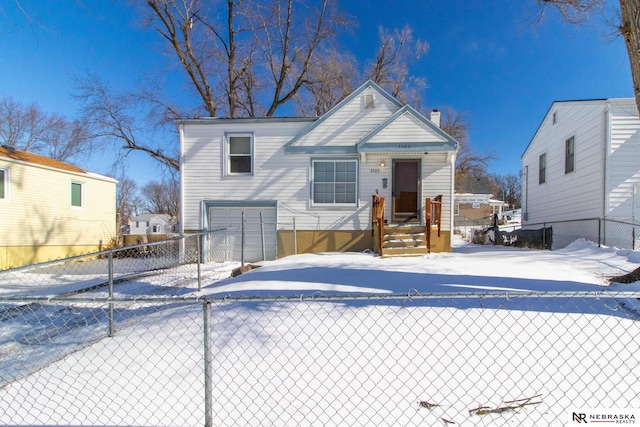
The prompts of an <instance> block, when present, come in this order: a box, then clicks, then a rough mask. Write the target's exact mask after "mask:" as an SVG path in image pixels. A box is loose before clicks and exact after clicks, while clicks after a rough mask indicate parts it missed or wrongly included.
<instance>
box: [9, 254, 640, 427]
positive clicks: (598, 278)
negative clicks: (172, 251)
mask: <svg viewBox="0 0 640 427" xmlns="http://www.w3.org/2000/svg"><path fill="white" fill-rule="evenodd" d="M638 262H640V256H639V254H638V253H635V252H631V251H619V250H615V249H609V248H597V247H596V246H595V245H593V244H592V243H590V242H581V241H580V242H576V243H574V244H573V245H571V246H570V247H568V248H566V249H564V250H562V251H555V252H548V251H533V250H523V249H512V248H503V247H480V246H472V245H462V244H461V245H459V246H457V247H456V248H455V249H454V252H453V253H451V254H431V255H429V256H426V257H419V258H410V259H397V258H390V259H381V258H378V257H376V256H375V255H372V254H316V255H299V256H295V257H289V258H285V259H282V260H278V261H273V262H269V263H265V265H264V266H263V267H261V268H259V269H256V270H253V271H251V272H249V273H245V274H243V275H241V276H239V277H236V278H233V279H223V280H219V281H216V282H212V283H211V284H210V285H208V286H206V287H205V288H204V289H203V291H202V292H200V293H197V292H193V293H192V294H182V295H180V296H179V297H176V298H175V300H173V301H168V303H167V304H165V305H164V306H160V307H156V308H155V309H154V310H147V311H145V312H144V315H141V316H139V317H138V318H137V319H138V320H137V321H136V322H134V323H127V324H126V325H125V326H122V327H120V328H119V329H118V331H117V333H116V335H115V336H114V337H113V338H104V339H101V340H99V341H98V342H95V343H92V344H89V345H86V346H84V347H82V348H80V349H79V350H77V351H75V352H73V353H72V354H69V355H67V356H65V357H63V358H61V359H60V360H57V361H53V362H52V363H50V364H48V365H47V366H46V367H44V368H42V369H40V370H39V371H37V372H35V373H33V374H31V375H28V376H26V377H24V378H22V379H19V380H17V381H13V382H11V383H10V384H7V385H5V386H4V387H3V388H2V389H0V423H2V424H23V425H24V424H34V425H52V424H73V425H96V424H99V425H176V426H178V425H203V424H204V419H205V416H204V385H203V377H204V360H203V341H204V338H203V332H202V330H203V305H202V300H203V297H204V296H207V297H208V298H211V301H212V307H211V335H210V337H211V340H212V344H213V351H212V355H213V364H212V368H213V408H212V413H213V424H214V425H228V426H232V425H256V426H257V425H281V426H290V425H296V426H315V425H349V426H365V425H403V426H410V425H416V426H417V425H449V424H447V423H448V422H453V423H455V425H462V426H465V425H469V426H471V425H479V426H489V425H495V426H502V425H530V426H536V425H551V426H553V425H564V424H566V422H567V421H568V419H567V411H569V410H570V409H577V408H581V407H616V408H627V407H635V408H638V407H640V381H639V377H640V325H639V322H638V311H637V309H638V308H637V299H636V297H637V296H639V295H638V294H622V293H620V292H627V291H634V292H637V291H638V290H639V288H638V284H637V283H636V284H632V285H618V284H613V285H610V286H607V280H606V278H607V277H610V276H614V275H617V274H620V273H622V272H627V271H631V270H632V269H633V268H635V266H636V264H637V263H638ZM592 292H597V293H592ZM610 292H614V293H616V294H615V298H611V297H610V296H609V295H610ZM558 293H561V294H558ZM122 295H126V292H123V294H122ZM360 295H362V296H360ZM94 297H95V296H94ZM94 297H90V296H88V298H94ZM192 297H193V299H190V298H192ZM196 297H197V298H198V299H197V300H196V299H195V298H196ZM223 297H224V298H223ZM90 301H94V302H95V300H90ZM169 302H170V303H169ZM127 304H128V306H127V307H128V308H127V309H129V310H131V309H136V310H140V309H141V308H144V307H146V306H144V304H133V305H132V303H131V301H129V302H127ZM123 307H124V306H123ZM123 309H124V308H123ZM143 311H144V310H143ZM3 323H6V322H5V321H3ZM4 328H5V326H4V325H3V329H4ZM81 331H82V329H77V330H76V331H75V333H77V334H79V333H81ZM2 337H3V338H2V340H3V341H4V342H5V345H6V344H8V341H9V340H10V339H11V337H10V336H8V335H7V334H4V333H3V334H2ZM63 338H64V339H62V338H56V339H51V340H49V341H46V340H45V341H43V342H40V343H39V344H38V345H39V346H40V347H43V348H44V349H47V350H50V351H55V350H56V348H57V347H59V346H66V345H70V343H72V342H74V336H73V332H72V333H70V334H69V335H68V336H65V337H63ZM11 344H12V345H13V346H14V349H13V351H15V350H16V349H15V347H18V348H22V347H25V346H29V345H30V344H29V343H28V342H25V341H24V340H23V341H15V340H14V342H12V343H11ZM3 348H4V349H5V350H6V349H7V348H8V347H3ZM11 356H12V355H11V354H10V352H8V351H6V352H5V351H4V350H3V351H2V352H1V353H0V358H2V359H4V360H3V363H9V360H10V359H11ZM13 360H14V362H13V363H15V364H19V363H21V361H20V360H17V359H13ZM521 399H525V400H521ZM526 399H529V400H526ZM512 401H517V402H520V403H522V402H524V403H526V405H523V406H520V407H517V408H515V409H506V410H500V409H501V408H508V407H509V406H514V403H513V402H512ZM419 402H422V406H421V405H420V403H419ZM516 405H517V403H516ZM479 407H485V411H486V412H489V413H487V414H486V415H479V414H478V413H476V412H477V411H476V412H473V411H471V410H472V409H476V408H479ZM492 409H495V410H496V411H491V410H492ZM480 413H482V412H480Z"/></svg>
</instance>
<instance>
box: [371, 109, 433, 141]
mask: <svg viewBox="0 0 640 427" xmlns="http://www.w3.org/2000/svg"><path fill="white" fill-rule="evenodd" d="M367 142H368V143H372V144H375V143H385V142H399V143H403V142H406V143H408V142H445V139H444V138H443V137H442V136H440V135H438V134H437V133H435V132H434V131H433V130H432V129H431V128H429V127H428V126H426V125H425V124H424V123H421V122H420V120H418V119H417V118H416V117H415V116H413V115H411V114H410V113H405V114H402V115H401V116H400V117H398V118H397V119H396V120H394V121H393V123H390V124H389V125H388V126H387V127H385V128H384V129H383V130H381V131H380V132H378V133H377V134H376V135H375V136H373V137H372V138H371V139H369V140H368V141H367Z"/></svg>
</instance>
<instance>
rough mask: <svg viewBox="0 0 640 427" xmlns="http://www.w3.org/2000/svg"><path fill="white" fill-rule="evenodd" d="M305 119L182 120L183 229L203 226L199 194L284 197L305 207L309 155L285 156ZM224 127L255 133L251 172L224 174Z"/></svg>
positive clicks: (234, 198) (209, 197) (236, 197)
mask: <svg viewBox="0 0 640 427" xmlns="http://www.w3.org/2000/svg"><path fill="white" fill-rule="evenodd" d="M305 125H306V123H305V122H293V123H291V122H290V123H287V122H279V123H253V124H247V123H237V124H236V123H228V122H226V123H221V124H218V125H198V124H196V125H183V130H182V134H183V142H182V158H181V162H182V164H181V167H182V173H181V177H182V178H181V179H182V182H181V185H182V210H183V215H182V221H181V222H182V223H183V227H184V229H185V230H194V229H200V228H201V227H202V223H201V212H202V211H201V209H202V207H201V202H202V201H203V200H226V201H238V200H248V201H251V200H254V201H255V200H272V201H273V200H282V201H283V204H285V205H291V206H294V209H296V208H298V209H302V210H306V203H307V202H308V199H309V194H308V190H305V187H308V185H307V181H308V169H309V159H308V157H304V156H286V158H285V154H284V148H283V147H284V145H285V144H286V143H287V142H288V141H289V140H290V139H291V138H293V137H294V136H295V135H296V134H297V133H298V132H299V131H300V130H301V129H302V127H304V126H305ZM227 132H252V133H253V136H254V156H255V158H254V173H253V176H225V175H224V171H223V162H224V154H223V140H224V135H225V133H227Z"/></svg>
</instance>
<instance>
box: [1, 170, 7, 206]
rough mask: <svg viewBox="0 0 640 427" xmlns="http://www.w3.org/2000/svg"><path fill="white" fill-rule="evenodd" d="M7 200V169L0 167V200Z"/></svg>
mask: <svg viewBox="0 0 640 427" xmlns="http://www.w3.org/2000/svg"><path fill="white" fill-rule="evenodd" d="M6 200H9V169H6V168H0V201H6Z"/></svg>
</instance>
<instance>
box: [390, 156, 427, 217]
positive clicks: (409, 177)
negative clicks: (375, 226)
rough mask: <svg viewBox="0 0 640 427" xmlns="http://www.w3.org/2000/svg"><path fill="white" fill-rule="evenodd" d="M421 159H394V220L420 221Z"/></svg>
mask: <svg viewBox="0 0 640 427" xmlns="http://www.w3.org/2000/svg"><path fill="white" fill-rule="evenodd" d="M419 176H420V161H419V160H394V161H393V183H392V185H393V188H392V190H393V212H392V219H391V221H392V222H395V223H401V222H419V221H420V217H419V215H418V212H419V208H418V207H419V203H418V188H419Z"/></svg>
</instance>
